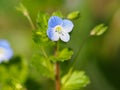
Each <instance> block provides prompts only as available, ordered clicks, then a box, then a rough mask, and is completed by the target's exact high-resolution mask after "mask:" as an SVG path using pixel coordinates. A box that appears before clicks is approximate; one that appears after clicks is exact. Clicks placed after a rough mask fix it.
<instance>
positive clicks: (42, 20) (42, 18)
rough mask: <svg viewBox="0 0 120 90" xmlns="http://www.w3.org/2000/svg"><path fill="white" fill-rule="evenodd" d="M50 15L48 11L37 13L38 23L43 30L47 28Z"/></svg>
mask: <svg viewBox="0 0 120 90" xmlns="http://www.w3.org/2000/svg"><path fill="white" fill-rule="evenodd" d="M48 19H49V15H48V14H46V13H38V15H37V20H36V21H37V25H38V28H39V29H40V30H41V31H45V32H46V30H47V25H48Z"/></svg>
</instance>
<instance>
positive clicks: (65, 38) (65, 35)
mask: <svg viewBox="0 0 120 90" xmlns="http://www.w3.org/2000/svg"><path fill="white" fill-rule="evenodd" d="M59 36H60V39H61V40H62V41H64V42H68V41H69V40H70V35H69V34H68V33H67V32H62V34H59Z"/></svg>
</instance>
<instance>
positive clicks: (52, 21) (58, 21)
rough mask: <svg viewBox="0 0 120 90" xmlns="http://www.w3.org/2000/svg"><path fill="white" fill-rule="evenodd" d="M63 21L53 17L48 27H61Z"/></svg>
mask: <svg viewBox="0 0 120 90" xmlns="http://www.w3.org/2000/svg"><path fill="white" fill-rule="evenodd" d="M61 24H62V19H61V18H59V17H57V16H52V17H51V18H50V19H49V21H48V27H50V28H54V27H55V26H56V25H61Z"/></svg>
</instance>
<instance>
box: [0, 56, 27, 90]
mask: <svg viewBox="0 0 120 90" xmlns="http://www.w3.org/2000/svg"><path fill="white" fill-rule="evenodd" d="M27 72H28V68H27V63H26V61H25V60H24V59H23V58H21V57H19V56H17V57H14V58H12V59H11V60H10V61H9V62H3V63H2V64H0V83H1V82H2V83H1V86H2V87H1V89H2V90H20V89H21V90H23V89H22V88H23V87H22V85H21V84H23V83H24V82H25V79H26V77H27ZM18 86H21V87H18Z"/></svg>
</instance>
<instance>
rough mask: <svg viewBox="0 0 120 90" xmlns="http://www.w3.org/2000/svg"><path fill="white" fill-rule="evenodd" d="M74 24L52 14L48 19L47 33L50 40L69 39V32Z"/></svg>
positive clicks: (66, 40)
mask: <svg viewBox="0 0 120 90" xmlns="http://www.w3.org/2000/svg"><path fill="white" fill-rule="evenodd" d="M73 27H74V25H73V23H72V22H71V21H70V20H67V19H64V20H62V19H61V18H59V17H58V16H52V17H51V18H50V19H49V21H48V30H47V35H48V37H49V38H50V39H51V40H52V41H58V40H59V39H61V40H62V41H64V42H68V41H69V40H70V36H69V32H71V31H72V29H73Z"/></svg>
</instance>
